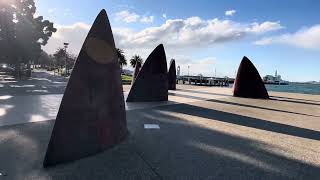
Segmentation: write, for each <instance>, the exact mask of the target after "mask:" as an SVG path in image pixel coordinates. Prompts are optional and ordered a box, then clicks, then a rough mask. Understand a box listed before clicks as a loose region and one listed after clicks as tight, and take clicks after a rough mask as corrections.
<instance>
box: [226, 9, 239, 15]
mask: <svg viewBox="0 0 320 180" xmlns="http://www.w3.org/2000/svg"><path fill="white" fill-rule="evenodd" d="M236 12H237V11H236V10H234V9H232V10H228V11H226V12H225V13H224V14H225V15H226V16H233V15H234V14H235V13H236Z"/></svg>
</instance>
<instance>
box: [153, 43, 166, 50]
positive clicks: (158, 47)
mask: <svg viewBox="0 0 320 180" xmlns="http://www.w3.org/2000/svg"><path fill="white" fill-rule="evenodd" d="M155 49H163V50H164V46H163V44H159V45H158V46H157V47H156V48H155Z"/></svg>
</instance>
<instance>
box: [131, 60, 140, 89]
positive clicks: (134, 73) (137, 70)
mask: <svg viewBox="0 0 320 180" xmlns="http://www.w3.org/2000/svg"><path fill="white" fill-rule="evenodd" d="M140 69H141V64H140V63H136V66H135V67H134V72H133V76H132V81H131V85H133V83H134V81H135V80H136V78H137V76H138V74H139V72H140Z"/></svg>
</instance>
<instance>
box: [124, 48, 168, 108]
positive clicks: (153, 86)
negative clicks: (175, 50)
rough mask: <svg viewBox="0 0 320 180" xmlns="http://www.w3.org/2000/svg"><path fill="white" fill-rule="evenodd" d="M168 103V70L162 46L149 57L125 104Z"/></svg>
mask: <svg viewBox="0 0 320 180" xmlns="http://www.w3.org/2000/svg"><path fill="white" fill-rule="evenodd" d="M146 101H168V70H167V60H166V54H165V52H164V48H163V45H162V44H160V45H159V46H157V47H156V48H155V49H154V50H153V51H152V53H151V54H150V55H149V57H148V58H147V60H146V61H145V63H144V64H143V66H142V68H141V70H140V72H139V73H138V76H137V78H136V79H135V82H134V83H133V85H132V87H131V89H130V92H129V95H128V98H127V102H146Z"/></svg>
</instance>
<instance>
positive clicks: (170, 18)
mask: <svg viewBox="0 0 320 180" xmlns="http://www.w3.org/2000/svg"><path fill="white" fill-rule="evenodd" d="M36 6H37V12H36V16H38V15H41V16H43V17H44V18H45V19H48V20H50V21H52V22H54V24H55V27H56V28H57V29H58V31H57V32H56V33H55V34H54V35H53V36H52V37H51V39H50V40H49V42H48V44H47V45H46V46H45V47H43V49H44V50H45V51H46V52H48V53H53V52H54V51H55V50H56V49H57V48H58V47H61V46H62V45H63V42H69V43H70V45H69V48H68V51H69V52H72V53H74V54H78V53H79V51H80V48H81V46H82V43H83V41H84V39H85V37H86V35H87V33H88V31H89V29H90V27H91V25H92V23H93V21H94V19H95V18H96V16H97V14H98V13H99V11H100V10H101V9H105V10H106V11H107V13H108V17H109V21H110V23H111V27H112V30H113V35H114V39H115V43H116V46H117V47H118V48H121V49H123V50H124V52H125V55H126V57H127V59H130V58H131V57H132V56H133V55H135V54H138V55H140V56H141V57H143V58H144V59H146V58H147V57H148V55H149V54H150V53H151V51H152V50H153V49H154V48H155V47H156V46H157V45H158V44H160V43H162V44H164V47H165V51H166V55H167V60H168V62H169V61H170V59H172V58H173V59H175V60H176V64H177V66H180V69H181V74H188V66H189V67H190V68H189V74H191V75H198V74H203V75H205V76H214V75H215V74H216V76H220V77H224V76H228V77H234V76H235V73H236V71H237V69H238V66H239V63H240V62H241V59H242V57H243V56H247V57H248V58H249V59H250V60H251V61H252V62H253V63H254V64H255V66H256V68H257V69H258V71H259V72H260V75H261V76H265V75H267V74H272V75H273V74H274V73H275V71H276V70H277V71H278V74H280V75H281V76H282V79H284V80H289V81H299V82H302V81H312V80H315V81H320V68H319V67H320V18H319V17H320V11H319V9H320V1H318V0H281V1H279V0H259V1H257V0H223V1H221V0H198V1H185V0H175V1H172V0H162V1H158V0H78V1H74V0H55V1H52V0H50V1H49V0H36ZM127 68H129V69H130V67H127Z"/></svg>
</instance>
